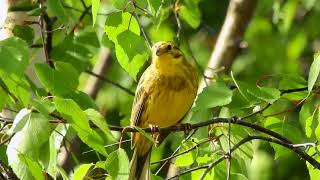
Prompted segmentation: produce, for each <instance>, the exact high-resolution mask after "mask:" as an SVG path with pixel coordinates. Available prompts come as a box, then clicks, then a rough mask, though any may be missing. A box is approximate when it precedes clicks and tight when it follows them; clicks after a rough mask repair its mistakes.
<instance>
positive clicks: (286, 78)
mask: <svg viewBox="0 0 320 180" xmlns="http://www.w3.org/2000/svg"><path fill="white" fill-rule="evenodd" d="M306 86H307V81H306V80H305V79H304V78H303V77H302V76H300V75H299V74H284V75H283V76H282V78H281V80H280V82H279V89H282V90H288V89H296V88H304V87H306Z"/></svg>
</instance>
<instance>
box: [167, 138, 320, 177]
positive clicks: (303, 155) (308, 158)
mask: <svg viewBox="0 0 320 180" xmlns="http://www.w3.org/2000/svg"><path fill="white" fill-rule="evenodd" d="M257 139H260V140H264V141H268V142H271V143H275V144H278V145H280V146H283V147H285V148H287V149H290V150H292V151H294V152H295V153H297V154H298V155H299V156H300V157H301V158H302V159H304V160H306V161H308V162H309V163H310V164H311V165H313V167H315V168H317V169H320V164H319V162H317V161H316V160H315V159H314V158H312V157H311V156H309V155H308V154H306V153H305V152H303V151H301V150H300V149H299V148H297V147H295V144H291V143H286V142H283V141H280V140H278V139H274V138H270V137H265V136H247V137H245V138H243V139H242V140H241V141H240V142H238V143H237V144H236V145H234V146H233V147H232V149H231V150H230V151H231V153H232V152H234V151H235V150H236V149H238V148H240V147H241V145H243V144H245V143H247V142H249V141H252V140H257ZM227 158H228V155H227V154H224V155H222V156H221V157H220V158H218V159H217V160H215V161H214V162H212V163H210V164H207V165H203V166H199V167H196V168H192V169H189V170H187V171H184V172H182V173H180V174H177V175H176V176H174V177H170V178H168V180H169V179H175V178H178V177H180V176H182V175H184V174H187V173H190V172H193V171H197V170H199V169H206V170H205V171H204V172H203V173H202V175H201V178H200V179H204V177H205V176H206V174H207V173H209V172H210V170H211V169H212V168H213V167H215V166H216V165H218V164H219V163H220V162H222V161H223V160H224V159H227Z"/></svg>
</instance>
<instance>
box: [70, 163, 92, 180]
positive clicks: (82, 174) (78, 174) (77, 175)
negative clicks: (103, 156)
mask: <svg viewBox="0 0 320 180" xmlns="http://www.w3.org/2000/svg"><path fill="white" fill-rule="evenodd" d="M92 166H93V164H82V165H80V166H79V167H78V168H77V169H76V170H75V171H74V174H73V179H87V178H88V177H86V175H87V173H88V171H89V170H90V169H91V167H92Z"/></svg>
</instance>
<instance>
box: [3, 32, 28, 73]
mask: <svg viewBox="0 0 320 180" xmlns="http://www.w3.org/2000/svg"><path fill="white" fill-rule="evenodd" d="M28 61H29V50H28V45H27V43H26V42H25V41H23V40H21V39H19V38H17V37H12V38H8V39H5V40H3V41H0V77H1V76H6V77H7V76H8V75H10V74H11V73H14V74H16V75H17V76H21V75H22V74H23V73H24V70H25V68H26V67H27V65H28Z"/></svg>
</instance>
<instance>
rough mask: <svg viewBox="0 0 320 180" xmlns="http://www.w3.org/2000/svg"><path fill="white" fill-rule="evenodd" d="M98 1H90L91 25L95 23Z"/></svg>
mask: <svg viewBox="0 0 320 180" xmlns="http://www.w3.org/2000/svg"><path fill="white" fill-rule="evenodd" d="M99 4H100V0H92V7H91V8H92V21H93V25H94V24H95V23H96V19H97V15H98V11H99Z"/></svg>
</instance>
